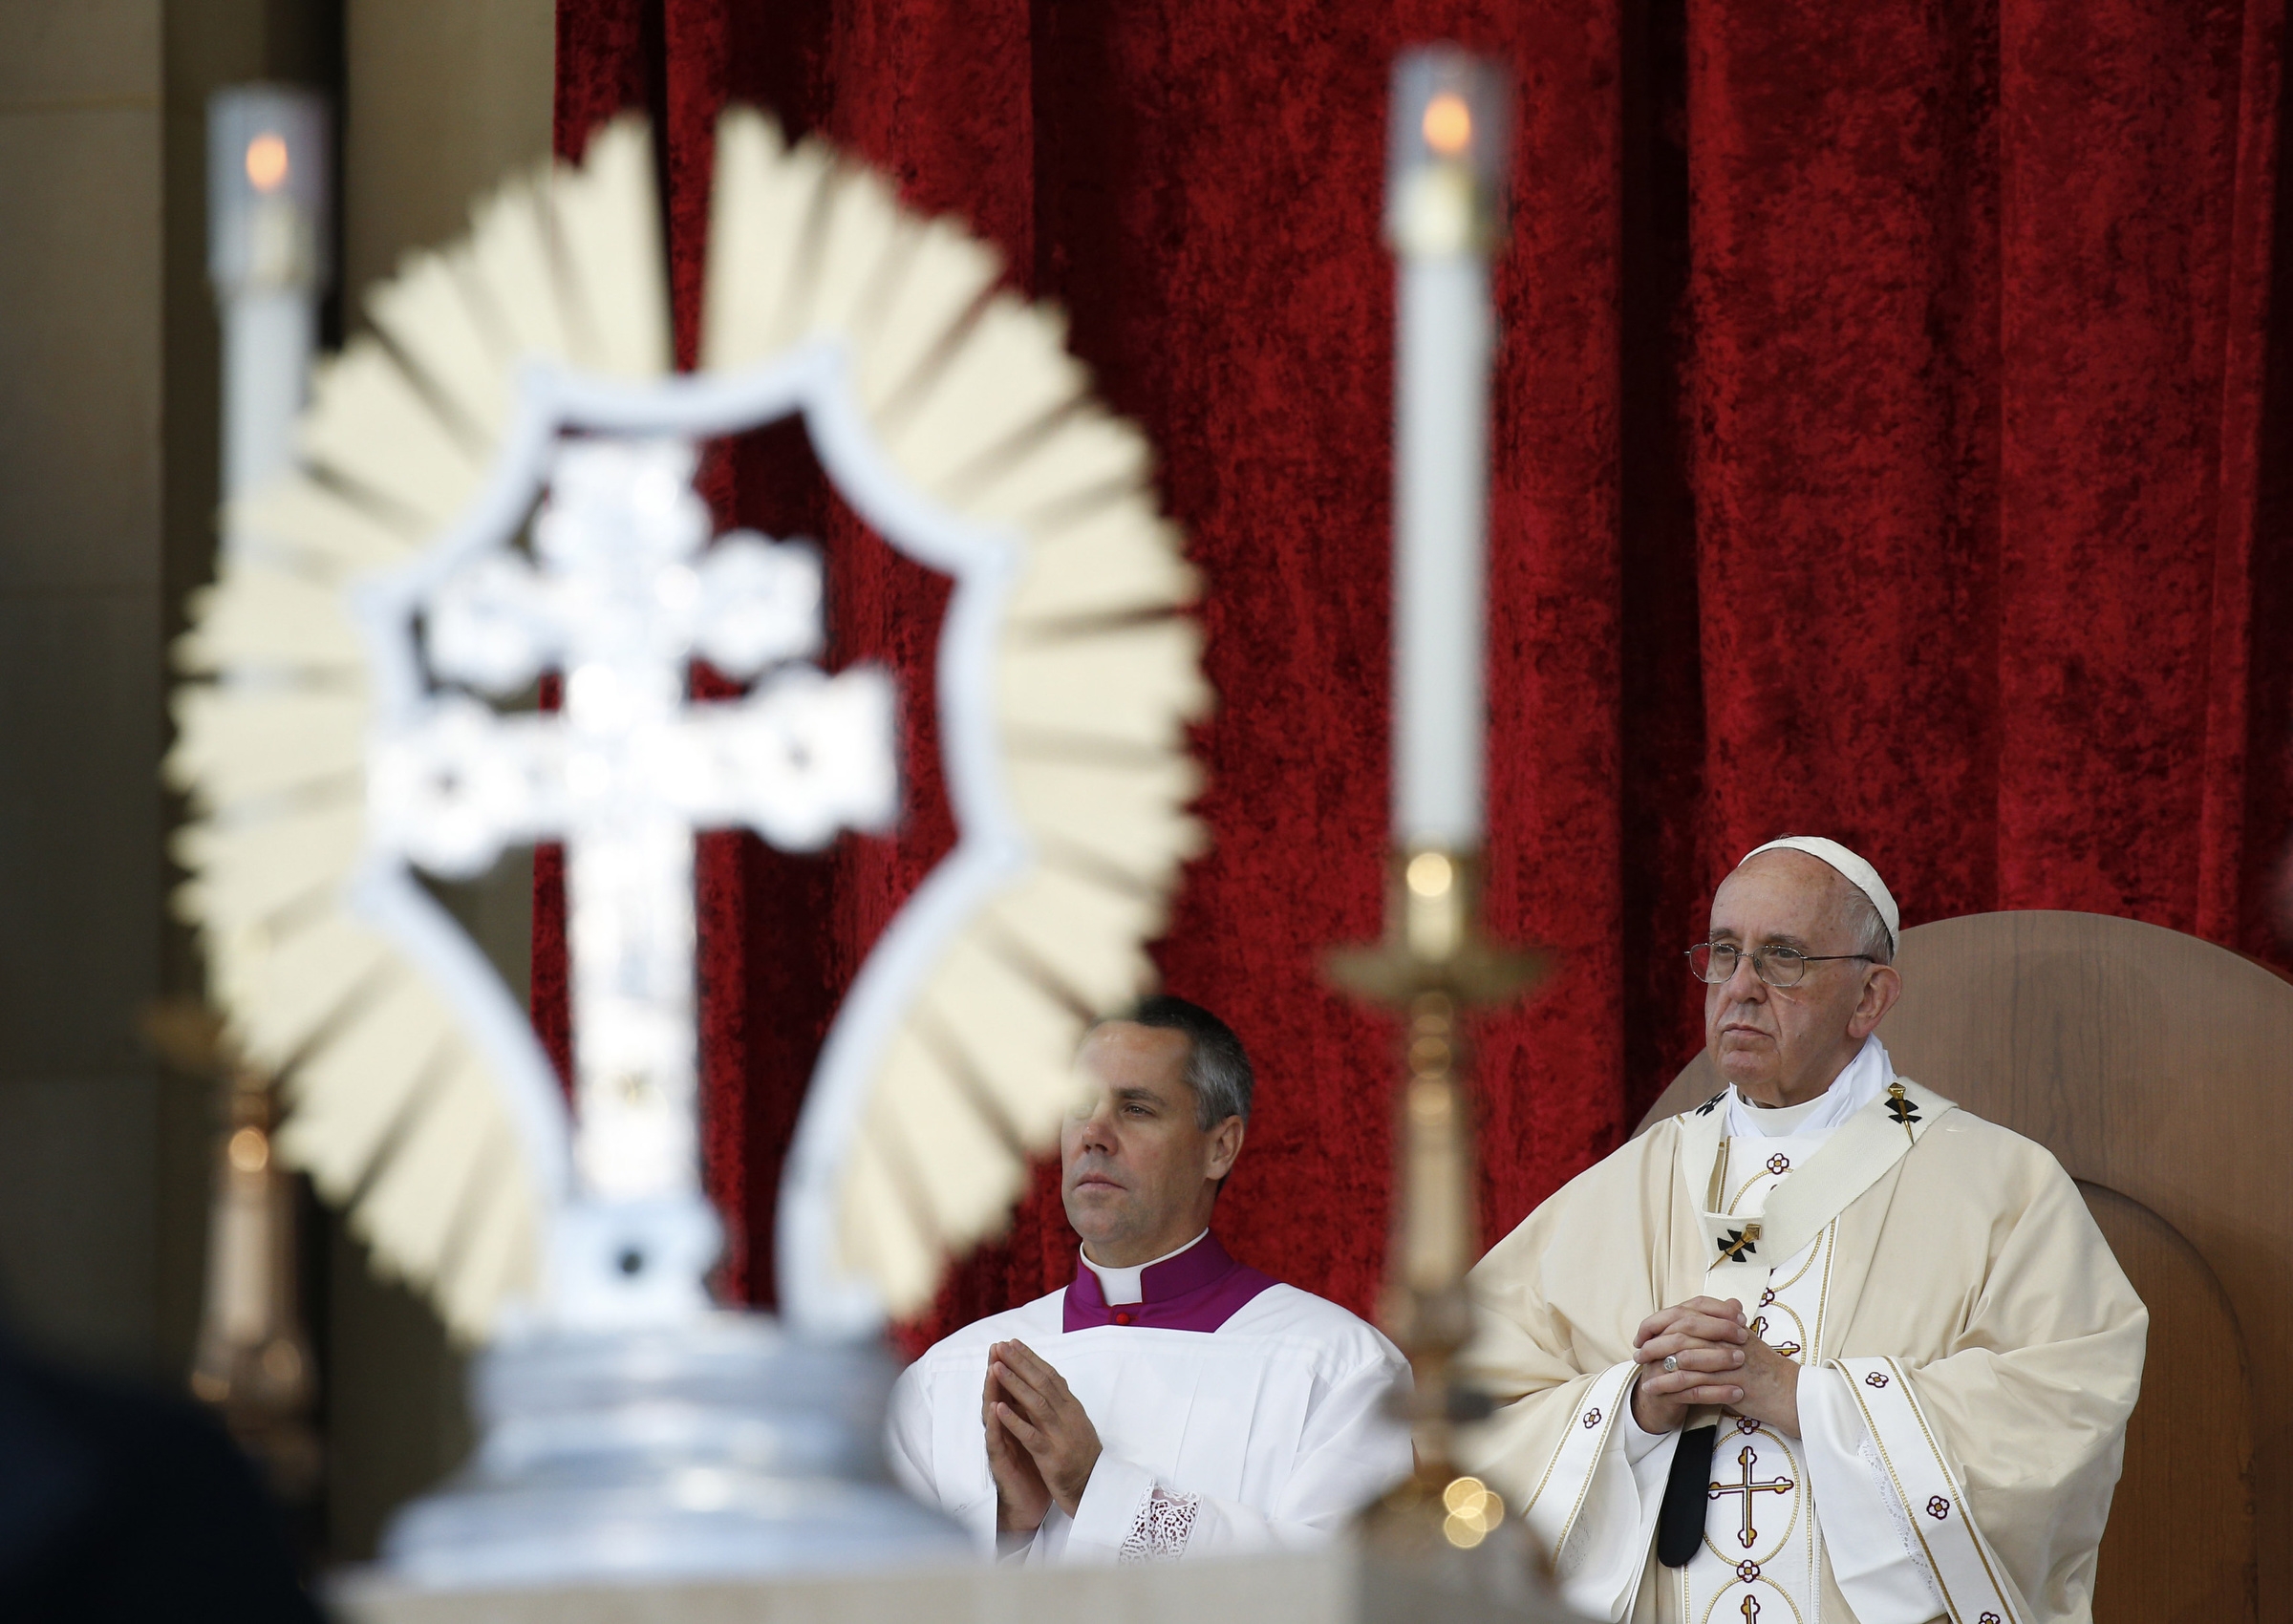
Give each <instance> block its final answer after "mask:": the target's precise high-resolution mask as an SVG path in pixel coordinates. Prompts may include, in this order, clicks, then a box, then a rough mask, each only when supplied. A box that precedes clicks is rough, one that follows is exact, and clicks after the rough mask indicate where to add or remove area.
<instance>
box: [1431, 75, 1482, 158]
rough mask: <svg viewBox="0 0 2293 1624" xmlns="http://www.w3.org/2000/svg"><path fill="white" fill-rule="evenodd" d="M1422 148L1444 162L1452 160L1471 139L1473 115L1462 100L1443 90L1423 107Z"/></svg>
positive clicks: (1449, 91) (1451, 91)
mask: <svg viewBox="0 0 2293 1624" xmlns="http://www.w3.org/2000/svg"><path fill="white" fill-rule="evenodd" d="M1471 139H1473V113H1472V109H1471V108H1469V107H1468V106H1466V104H1465V97H1463V96H1459V95H1458V94H1457V93H1456V92H1455V91H1453V90H1445V91H1443V92H1442V93H1441V94H1440V95H1439V96H1435V97H1434V98H1433V99H1432V100H1431V101H1428V102H1427V103H1425V144H1426V145H1427V146H1429V147H1431V148H1432V149H1433V150H1434V151H1435V152H1437V153H1439V154H1440V155H1441V156H1442V157H1444V158H1455V157H1456V156H1457V155H1458V154H1459V153H1461V152H1463V151H1464V150H1465V148H1466V143H1467V142H1468V141H1470V140H1471Z"/></svg>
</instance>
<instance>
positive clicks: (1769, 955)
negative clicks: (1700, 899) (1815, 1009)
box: [1688, 942, 1878, 987]
mask: <svg viewBox="0 0 2293 1624" xmlns="http://www.w3.org/2000/svg"><path fill="white" fill-rule="evenodd" d="M1850 958H1859V959H1862V960H1863V961H1865V962H1866V963H1869V964H1876V963H1877V962H1878V960H1876V959H1875V958H1873V957H1872V956H1871V955H1870V954H1869V953H1803V952H1801V951H1799V950H1798V949H1797V948H1777V947H1767V948H1755V949H1754V950H1753V951H1752V954H1751V972H1752V974H1754V975H1756V976H1758V977H1759V978H1760V979H1761V980H1762V981H1765V982H1767V983H1768V986H1770V987H1796V986H1798V985H1799V984H1800V982H1801V981H1802V980H1804V979H1806V977H1807V973H1808V966H1810V965H1811V964H1830V963H1832V961H1833V960H1835V959H1850ZM1743 962H1744V950H1743V949H1742V948H1739V947H1737V946H1736V945H1735V943H1733V942H1699V943H1697V944H1696V945H1695V946H1694V947H1692V948H1690V949H1689V950H1688V972H1689V973H1690V974H1692V975H1694V976H1695V977H1696V979H1697V980H1699V981H1709V982H1712V983H1714V984H1717V983H1719V982H1722V981H1726V980H1728V979H1730V978H1731V977H1733V976H1734V974H1735V973H1736V966H1738V965H1739V964H1742V963H1743Z"/></svg>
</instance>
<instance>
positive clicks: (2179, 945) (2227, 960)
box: [1641, 912, 2293, 1624]
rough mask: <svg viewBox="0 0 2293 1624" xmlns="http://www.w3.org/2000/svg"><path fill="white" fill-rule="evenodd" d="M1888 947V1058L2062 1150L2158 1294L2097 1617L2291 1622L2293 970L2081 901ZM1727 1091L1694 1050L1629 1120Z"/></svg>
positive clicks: (2136, 1276)
mask: <svg viewBox="0 0 2293 1624" xmlns="http://www.w3.org/2000/svg"><path fill="white" fill-rule="evenodd" d="M1896 962H1897V968H1899V969H1900V970H1901V971H1902V974H1903V996H1902V1001H1901V1002H1900V1003H1899V1004H1897V1006H1896V1008H1895V1009H1894V1010H1893V1011H1892V1012H1891V1013H1890V1014H1889V1015H1888V1017H1887V1020H1886V1023H1885V1025H1884V1026H1883V1027H1882V1028H1881V1029H1880V1034H1879V1035H1880V1036H1881V1037H1882V1038H1883V1039H1885V1041H1886V1044H1887V1048H1888V1052H1889V1054H1890V1055H1891V1056H1892V1057H1893V1058H1894V1060H1895V1063H1896V1068H1897V1070H1898V1071H1899V1072H1900V1073H1901V1074H1902V1075H1903V1076H1905V1077H1909V1078H1915V1079H1918V1081H1920V1082H1922V1083H1924V1084H1926V1085H1927V1086H1928V1087H1929V1088H1932V1089H1934V1090H1935V1091H1936V1092H1937V1093H1939V1094H1941V1095H1943V1096H1944V1097H1945V1098H1947V1099H1950V1100H1956V1101H1958V1103H1959V1104H1961V1105H1962V1106H1964V1107H1965V1108H1966V1109H1968V1110H1970V1111H1972V1112H1974V1113H1975V1114H1976V1115H1977V1116H1980V1117H1985V1118H1987V1119H1989V1120H1990V1121H1991V1122H1998V1123H2000V1124H2002V1125H2004V1126H2005V1127H2009V1128H2012V1129H2013V1130H2014V1131H2015V1132H2017V1133H2019V1134H2022V1135H2024V1136H2025V1137H2026V1138H2029V1139H2033V1140H2036V1141H2037V1142H2038V1143H2041V1144H2043V1145H2045V1146H2046V1147H2047V1149H2048V1150H2051V1151H2052V1152H2053V1153H2054V1155H2055V1156H2056V1158H2058V1159H2059V1160H2060V1161H2061V1163H2062V1165H2063V1166H2064V1167H2066V1168H2067V1169H2068V1171H2069V1173H2070V1175H2071V1177H2073V1178H2074V1179H2076V1180H2077V1181H2078V1183H2079V1186H2080V1187H2081V1188H2082V1189H2083V1190H2084V1191H2085V1193H2086V1199H2087V1206H2088V1207H2089V1209H2090V1210H2091V1211H2092V1212H2093V1215H2094V1218H2095V1220H2096V1222H2097V1223H2099V1224H2100V1226H2101V1229H2102V1232H2103V1233H2104V1234H2105V1235H2106V1236H2108V1237H2109V1240H2110V1244H2111V1249H2112V1250H2114V1251H2115V1252H2116V1253H2117V1257H2118V1261H2119V1263H2120V1264H2121V1265H2122V1266H2123V1267H2124V1269H2125V1271H2126V1273H2127V1275H2128V1277H2129V1278H2130V1279H2132V1282H2133V1285H2134V1289H2135V1290H2136V1291H2138V1292H2139V1293H2141V1296H2142V1300H2143V1301H2144V1302H2145V1303H2146V1304H2148V1305H2149V1309H2150V1314H2151V1323H2150V1346H2149V1354H2148V1358H2147V1361H2146V1365H2145V1369H2144V1376H2143V1381H2142V1397H2141V1401H2140V1403H2139V1404H2138V1405H2136V1406H2135V1409H2134V1414H2133V1420H2132V1423H2131V1424H2130V1426H2129V1428H2128V1431H2127V1439H2126V1466H2125V1474H2124V1476H2123V1477H2122V1478H2121V1479H2120V1480H2119V1483H2118V1490H2117V1495H2116V1498H2115V1500H2114V1502H2113V1503H2112V1506H2111V1519H2110V1531H2109V1533H2108V1535H2107V1536H2106V1537H2105V1538H2104V1540H2103V1542H2102V1557H2101V1567H2100V1571H2099V1573H2098V1575H2097V1579H2096V1590H2095V1596H2094V1617H2095V1619H2096V1620H2097V1621H2098V1624H2135V1621H2137V1620H2138V1621H2141V1624H2166V1621H2175V1624H2178V1621H2182V1620H2187V1621H2189V1624H2199V1621H2203V1624H2238V1621H2243V1624H2293V1449H2289V1448H2288V1447H2287V1446H2286V1445H2287V1443H2288V1442H2293V1381H2289V1380H2288V1379H2287V1373H2288V1372H2289V1371H2293V1154H2289V1153H2293V984H2288V983H2287V982H2285V981H2283V980H2282V979H2280V978H2279V977H2278V976H2277V975H2275V974H2273V973H2271V972H2269V971H2266V970H2263V969H2261V967H2260V966H2258V965H2256V964H2254V963H2252V962H2251V961H2250V960H2247V959H2244V958H2241V957H2239V955H2238V954H2236V953H2233V952H2230V951H2227V950H2225V949H2222V948H2218V947H2215V946H2214V945H2213V944H2211V943H2209V942H2202V941H2199V940H2198V939H2197V938H2196V937H2194V936H2185V935H2182V934H2180V933H2179V932H2178V931H2174V930H2161V929H2159V928H2157V927H2156V926H2153V925H2143V924H2138V923H2136V922H2135V921H2133V920H2130V919H2115V918H2109V917H2105V916H2103V915H2100V914H2091V913H2047V912H2029V913H1983V914H1973V915H1970V916H1968V917H1966V918H1962V919H1944V920H1938V921H1937V922H1935V923H1934V924H1931V925H1921V926H1918V928H1916V929H1914V930H1906V931H1905V932H1904V933H1903V943H1902V951H1901V952H1900V953H1899V954H1898V955H1897V961H1896ZM1719 1087H1720V1082H1719V1079H1718V1076H1717V1074H1716V1073H1715V1072H1714V1071H1713V1070H1712V1067H1711V1062H1710V1059H1709V1057H1708V1056H1704V1055H1699V1056H1698V1057H1697V1058H1696V1059H1695V1060H1694V1061H1692V1062H1691V1063H1690V1064H1689V1065H1688V1067H1687V1068H1686V1069H1685V1070H1684V1071H1682V1073H1681V1074H1680V1076H1679V1077H1678V1078H1677V1079H1674V1081H1673V1083H1672V1085H1671V1087H1669V1088H1668V1089H1666V1090H1665V1091H1664V1094H1663V1097H1662V1098H1661V1099H1660V1100H1658V1101H1657V1103H1656V1105H1655V1106H1654V1107H1653V1108H1652V1109H1651V1110H1650V1111H1649V1113H1648V1117H1647V1120H1646V1122H1642V1124H1641V1126H1642V1127H1643V1128H1644V1127H1646V1126H1647V1124H1648V1122H1656V1121H1658V1120H1659V1119H1661V1118H1662V1117H1664V1116H1667V1115H1670V1114H1672V1113H1674V1112H1677V1111H1681V1110H1684V1109H1686V1108H1687V1107H1688V1106H1690V1105H1692V1104H1695V1103H1696V1102H1697V1101H1699V1100H1704V1099H1706V1098H1708V1097H1709V1096H1711V1095H1712V1094H1713V1093H1715V1092H1717V1091H1718V1089H1719ZM2270 1530H2275V1531H2274V1532H2271V1531H2270Z"/></svg>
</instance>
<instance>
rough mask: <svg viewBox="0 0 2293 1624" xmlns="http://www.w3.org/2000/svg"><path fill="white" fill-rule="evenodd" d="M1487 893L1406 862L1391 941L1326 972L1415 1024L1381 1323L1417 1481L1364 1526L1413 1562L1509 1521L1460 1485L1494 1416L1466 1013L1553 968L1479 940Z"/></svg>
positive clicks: (1439, 865) (1430, 863)
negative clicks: (1473, 1290)
mask: <svg viewBox="0 0 2293 1624" xmlns="http://www.w3.org/2000/svg"><path fill="white" fill-rule="evenodd" d="M1480 881H1481V873H1480V862H1479V856H1478V854H1477V853H1475V852H1471V851H1467V850H1461V849H1456V848H1450V847H1444V846H1436V845H1417V846H1408V847H1404V848H1403V849H1401V850H1399V851H1397V852H1396V853H1395V854H1394V857H1393V862H1392V868H1391V882H1390V889H1389V892H1388V902H1387V908H1386V934H1385V940H1384V941H1383V942H1382V943H1381V944H1380V945H1379V946H1377V947H1375V948H1366V949H1348V950H1343V951H1339V952H1336V953H1333V954H1332V955H1331V958H1330V964H1329V970H1330V975H1331V978H1332V979H1333V980H1334V981H1336V982H1337V983H1338V984H1339V986H1342V987H1344V988H1346V989H1347V990H1348V991H1350V992H1353V993H1355V994H1358V995H1360V996H1361V997H1364V998H1367V999H1370V1000H1371V1001H1373V1002H1376V1003H1380V1004H1383V1005H1385V1006H1387V1007H1389V1008H1393V1009H1396V1010H1398V1011H1400V1012H1401V1013H1402V1015H1403V1016H1404V1020H1405V1022H1406V1026H1405V1030H1404V1050H1403V1054H1404V1077H1403V1082H1402V1087H1401V1090H1400V1093H1399V1097H1398V1099H1397V1101H1396V1119H1395V1148H1394V1155H1395V1173H1396V1179H1395V1191H1394V1213H1393V1238H1392V1245H1391V1250H1390V1253H1389V1261H1388V1266H1387V1272H1386V1281H1385V1287H1384V1291H1383V1293H1382V1300H1381V1304H1380V1313H1379V1317H1380V1319H1381V1320H1382V1323H1383V1325H1384V1327H1385V1330H1386V1334H1387V1335H1388V1336H1392V1337H1393V1339H1394V1342H1395V1343H1396V1345H1398V1346H1399V1347H1400V1348H1401V1349H1402V1351H1403V1352H1404V1354H1406V1355H1407V1356H1408V1357H1409V1363H1410V1368H1411V1371H1412V1373H1413V1376H1414V1378H1415V1381H1414V1395H1413V1398H1412V1400H1411V1403H1410V1406H1409V1420H1410V1424H1411V1427H1412V1431H1413V1434H1414V1437H1415V1442H1416V1448H1417V1470H1416V1474H1415V1476H1414V1477H1412V1478H1411V1479H1410V1481H1409V1482H1407V1483H1405V1484H1404V1485H1402V1486H1401V1487H1400V1488H1398V1489H1396V1490H1395V1491H1394V1493H1393V1494H1392V1495H1389V1496H1388V1497H1387V1498H1386V1500H1385V1501H1383V1502H1382V1503H1381V1504H1380V1505H1379V1506H1377V1507H1374V1508H1373V1509H1372V1511H1371V1513H1370V1515H1369V1519H1368V1524H1367V1528H1368V1531H1369V1534H1370V1537H1371V1538H1372V1540H1373V1541H1375V1542H1377V1543H1380V1544H1381V1545H1383V1546H1386V1547H1388V1548H1395V1549H1404V1550H1420V1549H1430V1548H1438V1547H1440V1546H1441V1545H1443V1544H1445V1543H1446V1544H1447V1546H1450V1547H1465V1548H1469V1547H1470V1546H1471V1545H1473V1544H1476V1543H1478V1542H1479V1541H1480V1540H1481V1539H1482V1538H1483V1537H1485V1536H1486V1534H1487V1533H1488V1532H1489V1531H1490V1528H1493V1526H1494V1521H1493V1519H1494V1518H1495V1517H1496V1516H1497V1515H1498V1514H1499V1513H1498V1511H1497V1509H1496V1506H1495V1501H1494V1497H1493V1496H1489V1497H1487V1499H1486V1501H1482V1500H1475V1499H1473V1497H1474V1496H1479V1495H1482V1494H1484V1492H1485V1491H1484V1490H1483V1489H1482V1487H1481V1485H1479V1484H1478V1483H1477V1482H1475V1481H1474V1480H1472V1479H1469V1478H1465V1477H1462V1476H1461V1475H1460V1473H1459V1471H1458V1467H1457V1464H1456V1460H1455V1449H1454V1437H1455V1429H1456V1427H1457V1425H1458V1424H1459V1423H1460V1422H1463V1421H1471V1420H1475V1419H1478V1417H1479V1416H1481V1415H1484V1414H1486V1413H1487V1409H1488V1406H1487V1402H1486V1400H1483V1399H1482V1398H1481V1396H1480V1395H1478V1394H1477V1393H1475V1392H1473V1391H1472V1390H1471V1389H1470V1388H1469V1387H1468V1385H1467V1384H1466V1383H1465V1382H1463V1381H1462V1380H1461V1379H1460V1378H1459V1377H1458V1374H1457V1370H1456V1361H1457V1355H1458V1353H1459V1352H1460V1350H1462V1349H1463V1348H1464V1346H1465V1344H1466V1342H1467V1340H1468V1338H1469V1337H1470V1336H1471V1335H1472V1306H1471V1303H1470V1301H1469V1299H1468V1295H1467V1293H1466V1284H1465V1277H1466V1273H1467V1271H1468V1270H1469V1269H1471V1267H1472V1266H1473V1263H1474V1262H1475V1261H1476V1259H1477V1258H1478V1256H1479V1253H1480V1245H1479V1237H1478V1228H1479V1226H1478V1223H1477V1221H1476V1217H1475V1207H1476V1205H1477V1200H1476V1198H1477V1193H1478V1189H1479V1183H1478V1180H1477V1178H1476V1175H1475V1166H1474V1155H1473V1133H1472V1107H1471V1100H1470V1099H1469V1097H1468V1089H1467V1086H1466V1076H1467V1071H1468V1067H1467V1064H1466V1059H1467V1057H1466V1053H1465V1042H1464V1035H1463V1031H1462V1017H1463V1015H1464V1012H1465V1011H1466V1010H1468V1008H1473V1007H1476V1006H1480V1007H1486V1006H1489V1005H1492V1004H1496V1003H1500V1002H1504V1001H1509V1000H1511V998H1513V997H1515V996H1517V995H1518V994H1521V993H1522V992H1524V991H1525V990H1527V989H1528V988H1529V987H1530V986H1532V984H1533V983H1534V982H1535V981H1536V980H1538V979H1539V978H1540V977H1541V975H1542V974H1543V972H1544V968H1545V956H1544V955H1543V954H1540V953H1535V952H1527V951H1515V950H1510V949H1505V948H1500V947H1497V946H1495V945H1494V944H1492V943H1490V942H1489V940H1488V939H1487V938H1486V937H1484V936H1483V935H1482V934H1481V932H1480V929H1479V918H1478V913H1479V900H1480V890H1481V885H1480ZM1460 1485H1470V1486H1469V1487H1468V1488H1461V1486H1460ZM1466 1501H1471V1503H1472V1505H1473V1506H1486V1507H1487V1509H1486V1510H1485V1511H1483V1512H1478V1513H1474V1512H1471V1511H1470V1508H1469V1507H1468V1514H1467V1515H1463V1516H1461V1515H1460V1513H1459V1505H1461V1504H1464V1503H1465V1502H1466ZM1452 1502H1457V1503H1459V1504H1451V1503H1452ZM1484 1523H1487V1524H1488V1525H1489V1526H1487V1527H1484V1526H1483V1524H1484Z"/></svg>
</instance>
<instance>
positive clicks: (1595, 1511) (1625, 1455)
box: [1553, 1379, 1680, 1624]
mask: <svg viewBox="0 0 2293 1624" xmlns="http://www.w3.org/2000/svg"><path fill="white" fill-rule="evenodd" d="M1617 1403H1618V1407H1619V1408H1620V1409H1621V1410H1622V1411H1623V1415H1622V1417H1621V1418H1620V1421H1619V1424H1616V1425H1612V1426H1610V1427H1609V1429H1608V1431H1607V1434H1606V1436H1605V1437H1604V1438H1603V1439H1602V1440H1601V1442H1600V1449H1599V1453H1598V1454H1597V1455H1596V1456H1595V1457H1594V1458H1593V1460H1592V1463H1591V1470H1590V1472H1589V1474H1588V1475H1587V1476H1586V1477H1585V1479H1584V1482H1583V1494H1584V1501H1583V1506H1582V1508H1581V1509H1580V1510H1579V1511H1578V1512H1577V1513H1576V1519H1575V1526H1574V1527H1573V1528H1570V1529H1569V1530H1568V1536H1567V1543H1566V1544H1565V1545H1564V1546H1563V1547H1562V1549H1560V1551H1559V1552H1558V1553H1557V1555H1556V1556H1555V1559H1554V1564H1553V1569H1554V1578H1556V1579H1558V1580H1559V1581H1560V1594H1561V1599H1562V1600H1564V1601H1566V1602H1567V1603H1568V1604H1569V1605H1570V1606H1571V1607H1573V1608H1575V1610H1576V1611H1577V1612H1579V1613H1584V1614H1586V1615H1587V1616H1589V1617H1593V1618H1606V1619H1609V1620H1611V1621H1612V1624H1614V1621H1615V1620H1618V1619H1620V1618H1622V1617H1623V1616H1624V1615H1625V1614H1626V1613H1629V1612H1631V1611H1632V1602H1633V1597H1634V1596H1636V1595H1638V1594H1639V1589H1640V1575H1641V1574H1642V1573H1644V1572H1645V1571H1647V1568H1648V1552H1649V1549H1650V1548H1651V1547H1653V1546H1654V1545H1655V1543H1656V1518H1657V1513H1658V1512H1659V1511H1661V1510H1662V1509H1663V1505H1664V1481H1665V1479H1667V1478H1669V1477H1670V1476H1671V1475H1672V1457H1673V1455H1674V1454H1675V1453H1676V1452H1677V1451H1678V1449H1679V1447H1680V1434H1679V1433H1678V1432H1643V1431H1642V1430H1641V1429H1640V1423H1639V1419H1638V1418H1637V1417H1635V1416H1634V1415H1633V1413H1632V1388H1631V1385H1630V1381H1629V1379H1627V1381H1626V1384H1625V1386H1624V1388H1623V1391H1622V1395H1621V1396H1620V1397H1619V1398H1618V1400H1617ZM1562 1492H1564V1493H1565V1492H1566V1490H1565V1488H1564V1489H1563V1490H1562Z"/></svg>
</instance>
